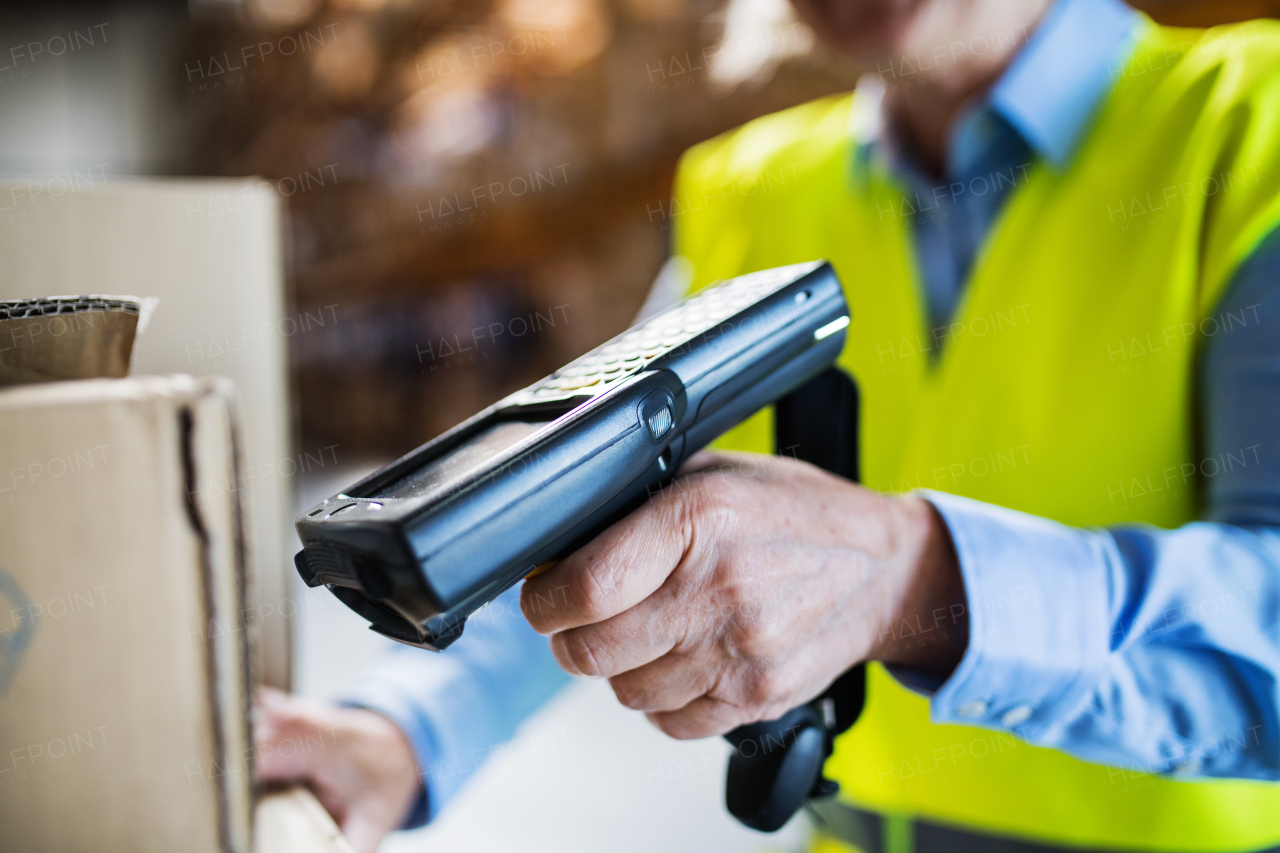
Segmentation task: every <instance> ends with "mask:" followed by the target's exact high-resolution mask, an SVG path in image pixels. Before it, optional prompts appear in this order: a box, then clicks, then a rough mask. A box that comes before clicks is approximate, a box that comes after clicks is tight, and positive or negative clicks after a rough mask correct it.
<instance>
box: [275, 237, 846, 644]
mask: <svg viewBox="0 0 1280 853" xmlns="http://www.w3.org/2000/svg"><path fill="white" fill-rule="evenodd" d="M848 316H849V312H848V307H847V305H846V303H845V299H844V294H843V292H842V290H841V287H840V283H839V281H838V280H837V279H836V276H835V273H834V272H833V271H832V269H831V267H830V265H829V264H827V263H825V262H813V263H808V264H796V265H794V266H790V267H781V268H778V269H774V270H765V271H763V272H760V273H753V274H751V275H747V276H742V277H740V278H737V279H732V280H730V281H728V282H725V283H724V284H721V285H718V286H716V287H713V288H708V289H707V290H705V291H701V292H699V293H698V294H695V295H694V296H693V297H691V298H690V299H688V300H685V301H684V302H683V303H681V304H679V305H677V306H675V307H674V308H673V309H670V310H668V311H666V312H663V313H662V314H660V315H658V316H657V317H654V318H652V319H651V320H649V321H647V322H645V323H643V324H641V325H640V326H637V327H636V328H633V329H631V330H630V331H628V332H627V333H625V334H624V335H621V336H619V337H618V338H615V339H614V340H612V341H609V342H607V343H606V344H604V345H602V346H601V347H598V348H597V349H596V350H593V351H592V352H590V353H587V354H586V355H585V356H583V357H582V358H580V359H578V360H576V361H575V362H573V363H571V364H569V365H567V366H566V367H565V368H562V369H561V370H559V371H557V372H556V373H554V374H552V375H551V376H549V377H547V378H546V379H544V380H542V381H541V382H539V383H535V384H534V385H532V386H530V387H528V388H525V389H523V390H522V391H518V392H516V393H515V394H512V395H510V396H509V397H507V398H505V399H503V400H500V401H499V402H498V403H496V404H494V405H493V406H490V407H489V408H487V409H485V410H484V411H482V412H480V413H479V414H477V415H475V416H474V417H472V418H469V419H468V420H466V421H464V422H463V423H461V424H459V425H458V426H456V427H454V428H453V429H451V430H449V431H448V432H446V433H444V434H443V435H441V436H439V437H438V438H436V439H434V440H433V441H430V442H428V443H427V444H425V445H423V446H422V447H420V448H418V449H417V450H415V451H413V452H412V453H410V454H408V455H406V456H404V457H402V458H401V459H399V460H397V461H395V462H393V463H391V464H390V465H388V466H386V467H385V468H383V469H381V470H379V471H377V472H375V473H373V474H371V475H370V476H368V477H366V478H365V479H363V480H361V481H360V482H358V483H355V484H354V485H352V486H350V487H348V488H347V489H345V490H343V491H342V492H340V493H339V494H337V495H335V496H333V497H331V498H329V499H328V500H326V501H324V502H323V503H322V504H320V505H319V506H317V507H314V508H312V509H311V510H309V511H308V512H307V513H306V514H304V515H303V516H301V517H300V518H299V519H298V520H297V529H298V534H299V536H300V538H301V539H302V543H303V550H302V551H301V552H300V553H299V554H298V555H297V557H296V558H295V563H296V565H297V568H298V571H299V573H300V574H301V576H302V578H303V580H304V581H306V583H307V584H308V585H310V586H319V585H321V584H324V585H327V586H328V588H329V589H330V590H331V591H332V592H333V593H334V595H336V596H337V597H338V598H340V599H341V600H342V601H343V602H344V603H346V604H347V605H348V606H350V607H351V608H352V609H353V610H355V611H356V612H357V613H359V614H360V615H361V616H364V617H365V618H366V619H368V620H369V622H370V623H371V624H370V627H371V628H372V629H373V630H375V631H378V632H379V633H382V634H385V635H386V636H389V637H391V638H392V639H395V640H399V641H401V642H404V643H409V644H412V645H418V646H422V647H424V648H430V649H436V650H439V649H443V648H445V647H447V646H448V645H449V643H451V642H452V641H453V640H454V639H456V638H457V637H458V636H459V635H460V634H461V632H462V629H463V626H464V623H465V620H466V618H467V616H469V615H470V614H471V613H473V612H474V611H475V610H477V609H478V608H480V607H481V606H483V605H484V604H485V603H487V602H489V601H492V600H493V599H494V598H496V597H497V596H499V595H500V594H502V592H503V591H505V590H506V589H508V588H509V587H511V586H512V585H514V584H515V583H516V582H518V581H519V580H521V579H522V578H524V577H525V576H527V575H528V574H529V573H530V572H532V571H533V570H534V569H535V568H536V567H537V566H539V565H541V564H543V563H545V562H547V561H549V560H554V559H557V558H559V557H562V556H564V555H566V554H568V553H570V552H572V551H573V550H574V549H575V548H576V547H578V546H580V545H582V544H584V543H585V542H587V541H589V540H590V539H591V538H592V537H593V536H595V535H596V534H597V533H599V532H600V531H602V530H603V529H604V528H605V527H607V526H608V525H609V524H611V523H612V522H614V521H616V520H617V519H618V518H621V517H622V516H623V515H625V514H626V513H628V512H630V511H631V510H632V509H634V508H635V507H636V506H638V505H639V504H640V503H641V502H643V501H644V500H645V499H646V498H647V497H648V495H649V494H651V493H652V492H653V491H654V490H655V489H657V488H661V486H662V485H663V484H664V483H666V482H668V481H669V480H670V479H671V478H672V477H673V476H674V473H675V471H676V469H677V468H679V466H680V464H681V462H683V461H684V460H685V459H686V458H687V457H688V456H690V455H691V454H693V453H694V452H695V451H697V450H698V449H700V448H702V447H703V446H705V445H706V444H707V443H708V442H710V441H712V440H713V439H715V438H716V437H718V436H719V435H720V434H721V433H723V432H725V431H726V430H727V429H729V428H730V427H732V426H734V425H735V424H737V423H738V422H740V421H742V420H743V419H745V418H746V417H748V416H749V415H751V414H753V413H754V412H756V411H757V410H759V409H761V408H763V407H764V406H767V405H768V404H770V403H772V402H773V401H774V400H777V399H778V398H780V397H783V396H785V395H786V394H787V393H789V392H791V391H793V390H794V389H796V388H798V387H800V386H801V385H803V384H804V383H805V382H807V381H808V380H809V379H811V378H812V377H814V376H816V375H817V374H819V373H821V372H822V371H823V370H825V369H826V368H827V367H828V366H829V365H830V364H831V363H832V362H834V360H835V358H836V356H837V355H838V354H839V353H840V350H841V348H842V347H843V344H844V337H845V327H846V326H847V325H848ZM593 371H594V372H593ZM486 443H487V444H488V445H489V446H491V448H490V449H492V450H493V451H494V452H493V453H491V454H489V455H488V456H485V457H484V458H483V459H482V460H481V461H480V462H478V463H476V464H474V465H471V466H470V467H467V466H464V465H461V464H459V465H452V462H451V460H454V459H463V458H467V459H469V458H471V457H477V458H478V457H479V455H480V453H479V451H478V450H477V448H483V447H484V446H485V445H486ZM451 466H452V467H451ZM464 467H465V468H466V470H460V469H462V468H464ZM455 469H457V470H455ZM450 471H452V473H449V472H450ZM441 472H445V473H441Z"/></svg>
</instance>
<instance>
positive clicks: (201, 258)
mask: <svg viewBox="0 0 1280 853" xmlns="http://www.w3.org/2000/svg"><path fill="white" fill-rule="evenodd" d="M64 184H65V185H64ZM64 184H59V185H58V186H57V187H56V190H57V191H56V192H54V191H53V189H52V188H51V189H50V191H48V192H45V191H39V192H37V191H36V189H33V188H32V187H31V186H30V185H29V184H28V183H25V182H21V181H15V180H9V181H0V198H2V199H3V200H4V206H5V209H6V214H5V216H4V217H3V218H0V256H2V257H4V259H5V263H4V265H3V267H2V268H0V299H25V298H33V297H37V296H56V295H63V294H84V293H125V294H134V295H137V296H140V297H148V296H156V297H159V299H160V301H159V304H158V305H157V307H156V310H155V314H154V315H153V317H152V318H151V322H150V324H149V327H148V328H147V331H146V332H145V333H144V334H142V335H140V336H139V338H138V341H137V344H136V346H135V349H134V355H133V372H134V374H147V373H154V374H164V373H189V374H194V375H197V376H206V375H221V376H226V377H229V378H230V379H231V380H232V381H233V382H235V384H236V387H237V389H238V391H239V399H240V401H241V410H242V415H243V422H244V424H245V432H244V435H243V438H244V441H243V447H242V448H241V456H242V458H241V468H242V474H243V475H244V476H243V491H244V493H245V507H246V513H247V515H248V516H249V518H250V520H251V523H250V524H249V525H248V543H249V565H250V568H251V571H252V573H253V575H254V584H253V588H254V592H253V595H254V597H255V598H254V609H253V611H252V613H251V618H252V620H253V621H255V622H257V623H258V629H259V631H260V632H261V634H262V637H263V646H262V659H261V662H262V666H261V671H260V677H261V678H262V680H263V681H264V682H265V683H267V684H272V685H274V686H277V687H280V688H283V689H287V688H288V687H289V681H290V678H289V661H290V642H289V637H290V633H289V632H290V619H289V618H288V617H287V615H285V614H287V613H290V612H293V607H294V602H292V601H291V600H290V591H291V588H292V587H291V585H290V584H291V577H292V572H293V569H292V554H291V553H290V552H291V550H292V549H291V544H292V538H291V537H290V535H289V530H290V522H291V518H290V505H289V504H290V500H289V495H290V491H291V488H290V487H291V484H292V477H293V476H294V475H295V474H296V472H297V470H298V469H299V467H300V466H302V465H304V464H305V465H310V464H311V463H310V461H309V460H308V459H307V458H306V457H305V456H304V458H303V461H302V462H301V463H300V462H299V461H298V455H299V454H297V453H295V452H294V451H293V450H291V448H290V443H289V417H290V415H289V403H288V399H289V396H288V374H287V350H288V342H289V339H290V338H291V337H293V336H294V335H297V334H303V333H305V332H304V331H303V330H304V329H310V328H313V327H315V326H316V324H317V323H320V322H327V323H330V324H332V322H334V321H336V316H337V314H336V309H334V308H331V309H330V310H329V311H327V312H326V311H320V312H318V313H317V312H314V311H313V312H312V315H313V316H312V317H309V318H301V319H300V318H298V317H297V316H291V315H289V314H288V313H287V312H286V310H285V301H284V290H283V275H284V261H283V249H282V221H281V219H282V213H281V205H280V200H279V198H278V196H277V195H276V194H275V192H274V190H273V189H272V188H271V185H270V184H269V183H267V182H266V181H260V180H255V179H183V180H174V179H163V180H161V179H131V180H119V181H116V180H112V181H106V180H104V179H102V178H101V177H99V176H97V175H96V174H88V175H81V176H73V177H72V178H70V179H68V180H67V181H66V182H64ZM5 346H6V343H5V341H4V340H0V355H2V354H3V353H2V349H3V347H5ZM303 450H306V449H305V448H304V449H303ZM310 450H311V457H312V458H316V457H319V458H322V459H325V460H328V459H330V458H332V457H334V456H335V454H336V453H337V452H340V449H333V448H330V449H325V450H321V449H318V448H310Z"/></svg>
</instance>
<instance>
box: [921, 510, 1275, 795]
mask: <svg viewBox="0 0 1280 853" xmlns="http://www.w3.org/2000/svg"><path fill="white" fill-rule="evenodd" d="M929 497H930V499H931V500H932V501H933V502H934V504H935V505H936V506H937V507H938V509H939V511H940V512H941V513H942V515H943V517H944V518H945V519H946V521H947V525H948V528H949V529H950V531H951V533H952V537H953V540H954V542H955V547H956V551H957V555H958V558H959V565H960V568H961V574H962V576H963V578H964V584H965V589H966V595H967V598H968V606H967V610H968V616H969V620H970V638H969V646H968V649H967V650H966V653H965V655H964V658H963V659H962V660H961V662H960V664H959V666H958V667H957V668H956V670H955V672H954V674H953V675H952V676H951V677H950V678H949V679H948V680H947V681H946V682H945V684H943V685H942V686H941V689H939V690H938V692H937V694H936V695H935V696H934V699H933V711H932V713H933V718H934V720H935V721H936V722H948V723H963V724H969V725H980V726H987V727H992V728H1000V729H1005V730H1012V731H1015V732H1016V733H1017V734H1018V735H1019V736H1021V737H1023V738H1025V739H1027V740H1029V741H1031V742H1033V743H1037V744H1041V745H1045V746H1053V747H1056V748H1059V749H1062V750H1063V751H1066V752H1069V753H1072V754H1074V755H1077V756H1079V757H1081V758H1085V759H1087V760H1090V761H1097V762H1101V763H1106V764H1112V765H1118V766H1123V767H1128V768H1133V767H1136V768H1138V769H1140V770H1142V771H1144V772H1185V773H1196V774H1203V775H1217V776H1244V777H1254V778H1265V779H1277V778H1280V742H1277V733H1276V725H1275V722H1276V720H1277V717H1278V716H1280V691H1278V690H1277V684H1278V683H1280V636H1278V632H1280V627H1278V626H1277V621H1276V616H1275V614H1276V612H1277V608H1280V529H1276V528H1242V527H1236V526H1232V525H1228V524H1214V523H1196V524H1191V525H1187V526H1186V527H1183V528H1179V529H1178V530H1171V531H1165V530H1157V529H1154V528H1137V527H1131V528H1118V529H1117V530H1115V531H1112V532H1107V531H1083V530H1076V529H1072V528H1068V527H1064V526H1062V525H1057V524H1054V523H1052V522H1048V521H1045V520H1043V519H1038V518H1034V517H1032V516H1027V515H1024V514H1021V513H1013V512H1010V511H1008V510H1002V509H999V508H996V507H991V506H989V505H986V504H980V503H977V502H974V501H968V500H965V499H961V498H956V497H954V496H951V495H936V494H931V495H930V496H929ZM917 684H918V682H917Z"/></svg>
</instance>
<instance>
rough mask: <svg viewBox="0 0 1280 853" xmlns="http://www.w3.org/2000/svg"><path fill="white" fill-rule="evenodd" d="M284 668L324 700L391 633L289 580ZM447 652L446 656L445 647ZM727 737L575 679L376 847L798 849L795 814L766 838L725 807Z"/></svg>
mask: <svg viewBox="0 0 1280 853" xmlns="http://www.w3.org/2000/svg"><path fill="white" fill-rule="evenodd" d="M374 467H376V465H372V464H367V465H357V466H353V467H350V468H343V469H338V470H336V471H331V472H326V475H325V476H323V477H308V478H306V479H305V480H304V481H303V482H302V483H300V486H301V488H300V490H299V494H298V499H297V501H296V506H297V508H298V510H299V511H301V510H302V509H305V508H306V507H309V506H311V505H313V504H315V503H318V502H319V501H320V500H322V499H323V498H325V497H328V496H329V495H330V494H333V493H335V492H337V491H339V490H340V489H342V488H343V487H344V486H346V485H349V484H350V483H351V482H353V481H355V480H356V479H359V477H361V476H363V475H364V474H365V473H367V472H368V471H369V470H371V469H372V468H374ZM297 600H298V601H299V608H298V613H297V618H296V619H295V646H294V647H295V649H296V652H297V655H296V658H295V661H294V667H295V668H294V672H295V679H296V684H297V688H298V691H299V692H301V693H305V694H307V695H311V696H319V697H325V698H329V697H333V696H334V695H336V694H337V693H338V692H339V691H340V690H341V689H342V687H343V685H344V684H346V683H347V682H348V681H350V680H351V679H352V678H353V677H354V676H355V675H356V674H357V673H359V671H360V670H361V668H363V667H364V666H365V665H367V664H368V662H369V661H371V660H372V659H373V658H374V657H375V656H377V655H378V654H379V652H380V651H381V650H382V649H383V648H386V647H387V646H388V645H390V643H391V641H390V640H386V639H384V638H382V637H379V636H378V635H377V634H374V633H373V632H372V631H369V630H368V629H367V628H366V627H365V622H364V620H363V619H361V618H359V617H358V616H356V615H355V614H354V613H352V612H351V611H349V610H348V609H347V608H346V607H344V606H343V605H342V604H340V603H339V602H338V601H337V600H336V599H334V598H333V596H332V595H330V594H329V593H328V592H327V591H326V590H323V589H319V590H315V589H306V588H305V587H302V586H301V582H300V581H299V591H298V599H297ZM445 654H448V653H447V652H445ZM727 750H728V745H727V744H726V743H725V742H724V741H723V740H721V739H720V738H711V739H707V740H699V741H676V740H672V739H671V738H668V737H667V736H666V735H664V734H662V733H661V732H659V731H658V730H657V729H656V728H654V727H653V726H651V725H650V724H649V723H648V721H647V720H646V719H645V718H644V716H643V715H642V714H639V713H637V712H635V711H630V710H628V709H626V708H624V707H622V706H621V705H620V704H618V702H617V700H616V699H615V698H614V696H613V691H612V690H610V689H609V685H608V683H607V682H605V681H588V680H580V681H577V682H575V683H574V684H573V685H572V686H570V687H569V688H567V689H565V690H563V691H561V693H560V694H559V695H558V696H557V697H556V698H554V699H553V700H552V701H551V702H549V703H548V704H547V705H546V706H544V707H543V708H542V710H541V711H539V712H538V713H537V714H535V715H534V716H533V717H531V718H530V719H529V720H528V721H527V722H526V723H525V725H524V726H523V727H522V728H521V729H520V730H519V732H517V734H516V737H515V739H514V740H512V741H511V742H509V743H508V744H505V745H504V746H501V747H499V748H497V749H495V750H494V753H493V754H492V755H491V756H490V757H489V759H488V761H487V762H486V763H485V764H484V766H483V767H482V768H481V769H480V771H479V772H478V773H477V774H476V775H475V776H474V777H473V778H472V780H471V782H470V784H469V785H468V787H467V789H466V790H465V791H464V792H463V793H461V794H460V795H459V796H458V797H457V798H456V799H455V800H454V801H453V802H452V803H450V804H449V807H448V808H447V809H446V810H445V812H444V813H443V814H442V815H441V816H440V817H439V819H438V820H436V821H435V822H434V823H433V824H431V825H430V826H428V827H424V828H423V829H420V830H415V831H413V832H404V833H396V834H394V835H392V836H391V837H390V838H388V839H387V841H386V842H384V843H383V845H382V847H381V848H380V853H427V851H441V850H444V851H449V853H499V851H501V853H508V851H521V853H541V852H542V851H546V853H552V851H554V853H577V852H578V851H581V853H600V851H603V850H607V851H610V853H632V851H634V853H655V851H685V850H688V851H698V853H757V852H758V851H799V850H802V849H804V840H805V837H806V833H807V827H806V825H805V823H804V821H803V819H797V820H793V821H792V822H791V823H790V824H788V825H787V826H786V827H784V828H783V829H782V830H781V831H780V832H778V833H776V834H774V835H764V834H761V833H758V832H753V831H751V830H749V829H746V828H744V827H742V826H741V825H739V824H738V823H737V822H736V821H734V820H733V818H731V817H730V816H729V814H728V812H727V811H725V808H724V801H723V798H724V772H725V763H726V761H727V760H728V759H727Z"/></svg>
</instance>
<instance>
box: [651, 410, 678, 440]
mask: <svg viewBox="0 0 1280 853" xmlns="http://www.w3.org/2000/svg"><path fill="white" fill-rule="evenodd" d="M672 423H673V419H672V417H671V407H670V406H663V407H662V408H661V409H658V411H656V412H654V413H653V414H651V415H649V435H651V436H653V437H654V439H655V440H656V439H659V438H662V437H663V436H664V435H666V434H667V430H669V429H671V424H672Z"/></svg>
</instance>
